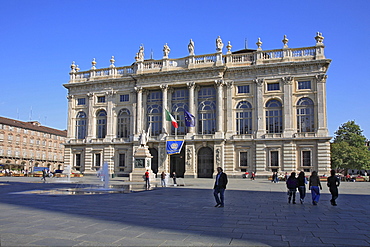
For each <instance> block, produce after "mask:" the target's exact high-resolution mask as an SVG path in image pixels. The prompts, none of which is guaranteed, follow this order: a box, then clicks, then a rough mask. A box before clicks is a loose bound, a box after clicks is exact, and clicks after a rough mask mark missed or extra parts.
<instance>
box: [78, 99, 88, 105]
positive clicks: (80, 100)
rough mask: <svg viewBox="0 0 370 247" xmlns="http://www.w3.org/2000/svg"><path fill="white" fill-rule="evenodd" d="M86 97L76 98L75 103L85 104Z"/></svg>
mask: <svg viewBox="0 0 370 247" xmlns="http://www.w3.org/2000/svg"><path fill="white" fill-rule="evenodd" d="M85 104H86V99H85V98H78V99H77V105H85Z"/></svg>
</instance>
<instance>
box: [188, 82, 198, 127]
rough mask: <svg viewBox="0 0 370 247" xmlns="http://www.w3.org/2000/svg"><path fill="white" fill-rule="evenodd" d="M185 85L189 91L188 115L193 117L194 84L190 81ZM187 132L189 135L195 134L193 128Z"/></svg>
mask: <svg viewBox="0 0 370 247" xmlns="http://www.w3.org/2000/svg"><path fill="white" fill-rule="evenodd" d="M186 85H187V86H188V89H189V112H190V114H192V115H193V116H195V115H196V114H195V102H194V100H195V98H194V89H195V83H194V82H193V81H192V82H188V83H186ZM188 131H189V133H191V134H194V133H195V127H188Z"/></svg>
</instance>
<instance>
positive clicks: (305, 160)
mask: <svg viewBox="0 0 370 247" xmlns="http://www.w3.org/2000/svg"><path fill="white" fill-rule="evenodd" d="M302 166H311V151H302Z"/></svg>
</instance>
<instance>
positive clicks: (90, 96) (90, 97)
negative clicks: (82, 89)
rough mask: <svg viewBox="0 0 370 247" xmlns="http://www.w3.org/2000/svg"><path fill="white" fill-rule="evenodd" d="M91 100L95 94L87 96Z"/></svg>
mask: <svg viewBox="0 0 370 247" xmlns="http://www.w3.org/2000/svg"><path fill="white" fill-rule="evenodd" d="M86 95H87V97H88V98H89V99H92V98H93V97H94V93H87V94H86Z"/></svg>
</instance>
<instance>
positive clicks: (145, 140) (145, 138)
mask: <svg viewBox="0 0 370 247" xmlns="http://www.w3.org/2000/svg"><path fill="white" fill-rule="evenodd" d="M147 143H148V135H147V134H146V133H145V130H142V131H141V134H140V146H142V147H144V146H146V144H147Z"/></svg>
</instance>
